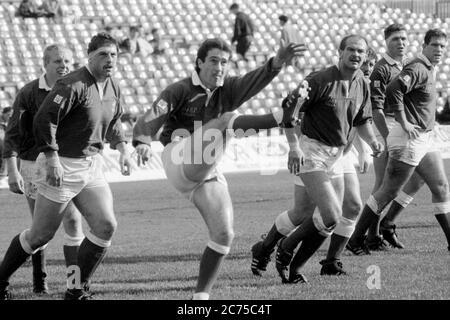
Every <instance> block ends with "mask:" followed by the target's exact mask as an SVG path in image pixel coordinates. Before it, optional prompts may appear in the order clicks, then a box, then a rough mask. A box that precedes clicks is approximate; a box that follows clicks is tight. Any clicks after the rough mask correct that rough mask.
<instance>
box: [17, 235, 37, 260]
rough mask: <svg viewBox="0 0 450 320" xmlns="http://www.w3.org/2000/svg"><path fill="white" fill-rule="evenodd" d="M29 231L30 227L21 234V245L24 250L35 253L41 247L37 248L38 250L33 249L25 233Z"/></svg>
mask: <svg viewBox="0 0 450 320" xmlns="http://www.w3.org/2000/svg"><path fill="white" fill-rule="evenodd" d="M29 231H30V229H26V230H23V231H22V233H21V234H20V235H19V241H20V245H21V246H22V249H23V251H25V252H26V253H28V254H35V253H36V252H37V251H38V250H39V248H37V249H36V250H33V249H31V246H30V244H29V243H28V241H27V240H26V239H25V235H26V234H27V233H28V232H29Z"/></svg>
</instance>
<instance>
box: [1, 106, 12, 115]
mask: <svg viewBox="0 0 450 320" xmlns="http://www.w3.org/2000/svg"><path fill="white" fill-rule="evenodd" d="M11 110H12V108H11V107H4V108H3V110H2V114H5V113H8V112H10V111H11Z"/></svg>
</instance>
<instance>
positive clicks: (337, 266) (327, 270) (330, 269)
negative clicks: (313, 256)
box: [320, 259, 347, 276]
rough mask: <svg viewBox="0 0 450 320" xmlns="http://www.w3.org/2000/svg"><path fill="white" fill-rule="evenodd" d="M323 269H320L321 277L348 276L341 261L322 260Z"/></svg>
mask: <svg viewBox="0 0 450 320" xmlns="http://www.w3.org/2000/svg"><path fill="white" fill-rule="evenodd" d="M320 264H321V265H322V268H321V269H320V275H321V276H324V275H328V276H340V275H346V274H347V272H345V270H344V269H343V266H342V262H341V260H339V259H332V260H322V261H320Z"/></svg>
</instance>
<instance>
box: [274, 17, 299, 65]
mask: <svg viewBox="0 0 450 320" xmlns="http://www.w3.org/2000/svg"><path fill="white" fill-rule="evenodd" d="M278 20H279V21H280V26H281V30H280V31H281V37H280V41H281V42H283V41H284V42H285V43H290V42H292V43H301V42H302V39H301V37H300V32H299V31H298V29H297V27H296V26H295V25H293V24H292V23H290V21H289V18H288V17H287V16H285V15H281V16H279V17H278ZM286 65H288V66H294V67H299V66H298V58H297V57H294V59H292V60H291V61H288V62H287V63H286Z"/></svg>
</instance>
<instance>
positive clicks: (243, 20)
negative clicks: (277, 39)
mask: <svg viewBox="0 0 450 320" xmlns="http://www.w3.org/2000/svg"><path fill="white" fill-rule="evenodd" d="M230 11H231V13H233V14H234V15H235V16H236V20H235V22H234V33H233V37H232V38H231V43H232V44H234V43H235V42H237V45H236V52H237V53H238V54H239V55H240V56H241V57H242V59H244V60H245V61H248V59H247V58H246V57H245V54H246V53H247V51H248V49H250V45H251V44H252V40H253V32H254V27H253V22H252V20H251V19H250V17H249V16H248V15H246V14H245V13H243V12H241V11H239V5H238V4H237V3H233V4H232V5H231V6H230Z"/></svg>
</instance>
